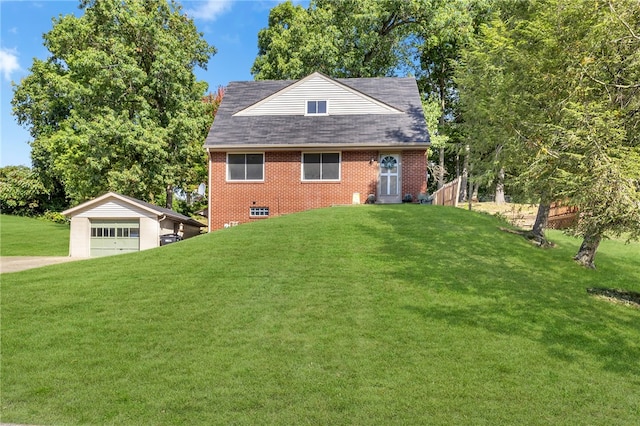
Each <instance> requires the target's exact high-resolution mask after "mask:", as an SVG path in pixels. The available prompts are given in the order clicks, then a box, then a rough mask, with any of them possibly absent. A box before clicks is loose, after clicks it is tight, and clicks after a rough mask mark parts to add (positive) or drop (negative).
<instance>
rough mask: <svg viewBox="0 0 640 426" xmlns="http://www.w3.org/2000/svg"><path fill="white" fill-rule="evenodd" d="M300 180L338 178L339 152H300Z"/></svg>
mask: <svg viewBox="0 0 640 426" xmlns="http://www.w3.org/2000/svg"><path fill="white" fill-rule="evenodd" d="M302 180H327V181H338V180H340V153H339V152H308V153H303V154H302Z"/></svg>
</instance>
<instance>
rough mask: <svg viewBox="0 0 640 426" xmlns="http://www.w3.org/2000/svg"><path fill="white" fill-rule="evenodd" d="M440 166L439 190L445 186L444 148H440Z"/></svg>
mask: <svg viewBox="0 0 640 426" xmlns="http://www.w3.org/2000/svg"><path fill="white" fill-rule="evenodd" d="M439 165H440V168H439V170H438V189H440V188H442V187H443V186H444V147H441V148H440V158H439Z"/></svg>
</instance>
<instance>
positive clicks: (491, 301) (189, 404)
mask: <svg viewBox="0 0 640 426" xmlns="http://www.w3.org/2000/svg"><path fill="white" fill-rule="evenodd" d="M500 226H503V223H501V222H500V221H498V220H497V219H496V218H494V217H491V216H489V215H486V214H480V213H475V212H468V211H464V210H460V209H453V208H446V207H439V206H420V205H397V206H360V207H336V208H330V209H323V210H315V211H309V212H305V213H301V214H295V215H290V216H284V217H278V218H272V219H268V220H264V221H260V222H256V223H253V224H246V225H241V226H238V227H234V228H230V229H226V230H222V231H218V232H215V233H211V234H208V235H204V236H199V237H196V238H193V239H190V240H187V241H183V242H180V243H177V244H172V245H168V246H165V247H161V248H158V249H154V250H149V251H145V252H140V253H135V254H131V255H122V256H115V257H110V258H100V259H95V260H88V261H81V262H74V263H69V264H62V265H55V266H50V267H46V268H40V269H36V270H31V271H25V272H20V273H14V274H5V275H3V276H2V301H1V302H2V366H1V374H2V376H1V377H2V402H1V403H2V407H1V408H2V421H4V422H12V423H22V424H41V425H44V424H96V425H97V424H100V425H103V424H156V425H162V424H167V425H169V424H180V425H182V424H203V425H209V424H286V425H289V424H314V425H316V424H366V425H370V424H381V425H387V424H399V425H406V424H429V425H451V424H487V425H496V424H528V425H531V424H543V425H546V424H563V425H566V424H572V425H611V424H616V425H625V424H628V425H635V424H637V422H638V419H639V418H640V310H639V309H634V308H631V307H628V306H621V305H616V304H611V303H608V302H605V301H602V300H600V299H597V298H594V297H591V296H589V295H588V294H587V292H586V288H588V287H596V286H604V287H612V288H624V289H626V290H633V291H640V245H639V244H632V245H624V244H622V243H621V242H617V241H606V242H605V243H603V245H602V248H601V252H600V253H599V254H598V257H597V264H598V269H597V270H595V271H593V270H587V269H583V268H581V267H579V266H577V265H575V264H574V263H573V262H572V261H571V256H572V255H573V253H574V252H575V251H576V249H577V247H578V245H579V241H577V240H574V239H570V238H567V237H564V236H562V235H561V234H559V233H553V234H552V238H553V239H554V240H555V241H556V243H557V247H556V248H554V249H550V250H541V249H538V248H535V247H533V246H531V245H530V244H529V243H527V242H526V241H525V240H524V239H522V238H521V237H519V236H517V235H513V234H509V233H505V232H501V231H500V230H499V227H500Z"/></svg>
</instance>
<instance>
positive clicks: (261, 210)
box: [249, 206, 271, 218]
mask: <svg viewBox="0 0 640 426" xmlns="http://www.w3.org/2000/svg"><path fill="white" fill-rule="evenodd" d="M270 214H271V212H270V211H269V207H266V206H251V207H249V217H253V218H267V217H269V215H270Z"/></svg>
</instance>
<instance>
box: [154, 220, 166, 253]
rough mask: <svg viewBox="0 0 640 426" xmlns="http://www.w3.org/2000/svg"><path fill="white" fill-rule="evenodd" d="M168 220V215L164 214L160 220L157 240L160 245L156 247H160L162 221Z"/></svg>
mask: <svg viewBox="0 0 640 426" xmlns="http://www.w3.org/2000/svg"><path fill="white" fill-rule="evenodd" d="M166 218H167V215H166V214H163V215H162V217H161V218H160V219H158V239H157V243H158V245H157V246H156V247H160V230H161V229H162V221H163V220H165V219H166Z"/></svg>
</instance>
